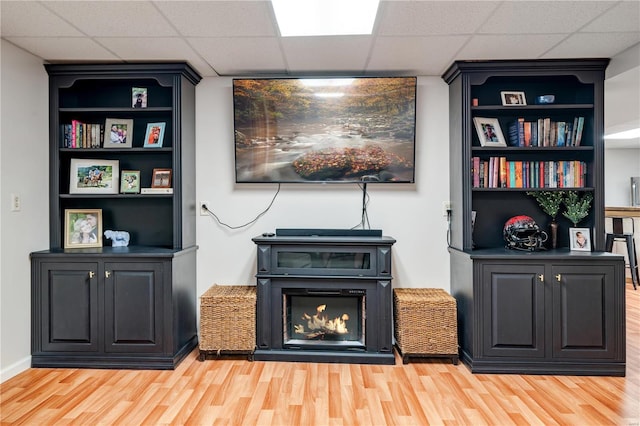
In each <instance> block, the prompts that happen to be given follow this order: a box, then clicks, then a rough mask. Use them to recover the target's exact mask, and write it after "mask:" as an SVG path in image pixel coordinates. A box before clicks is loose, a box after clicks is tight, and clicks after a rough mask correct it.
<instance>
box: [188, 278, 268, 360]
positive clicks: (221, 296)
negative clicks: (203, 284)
mask: <svg viewBox="0 0 640 426" xmlns="http://www.w3.org/2000/svg"><path fill="white" fill-rule="evenodd" d="M255 346H256V287H255V286H244V285H217V284H216V285H213V286H212V287H211V288H209V290H207V291H206V292H205V293H204V294H203V295H202V296H201V297H200V343H199V348H200V359H201V360H203V359H204V358H205V357H206V354H207V352H215V353H217V354H218V355H220V354H223V353H227V354H233V353H253V351H254V349H255Z"/></svg>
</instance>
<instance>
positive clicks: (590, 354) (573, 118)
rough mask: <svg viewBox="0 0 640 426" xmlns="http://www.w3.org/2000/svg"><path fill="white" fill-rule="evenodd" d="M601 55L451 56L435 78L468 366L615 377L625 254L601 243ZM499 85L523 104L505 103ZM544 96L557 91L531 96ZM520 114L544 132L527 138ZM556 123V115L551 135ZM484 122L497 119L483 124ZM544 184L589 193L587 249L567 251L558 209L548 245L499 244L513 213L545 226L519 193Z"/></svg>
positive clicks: (454, 288) (620, 361)
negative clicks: (441, 98) (544, 99)
mask: <svg viewBox="0 0 640 426" xmlns="http://www.w3.org/2000/svg"><path fill="white" fill-rule="evenodd" d="M608 62H609V60H608V59H571V60H564V59H550V60H495V61H456V62H454V63H453V64H452V65H451V66H450V67H449V69H448V70H447V71H446V72H445V73H444V74H443V75H442V78H443V79H444V80H445V81H446V82H447V84H448V85H449V120H450V126H449V138H450V143H449V156H450V174H451V175H450V199H451V217H450V228H451V229H450V246H449V253H450V256H451V257H450V259H451V292H452V295H453V296H454V297H455V298H456V300H457V306H458V323H459V333H458V335H459V338H460V342H459V343H460V351H461V358H462V360H463V361H464V362H465V363H467V364H468V365H469V366H470V367H471V370H472V371H473V372H474V373H476V372H479V373H520V374H522V373H531V374H576V375H581V374H587V375H614V376H618V375H624V371H625V350H624V344H625V336H624V328H625V321H624V311H623V310H622V312H620V311H621V310H620V309H618V308H617V306H623V305H624V261H623V260H622V259H621V257H620V256H617V255H612V254H610V253H605V252H604V140H603V135H604V75H605V69H606V67H607V65H608ZM501 92H510V93H519V94H521V95H522V96H523V98H522V101H523V102H518V104H516V105H512V104H507V105H505V104H503V96H502V95H501ZM542 95H554V96H555V100H554V102H553V103H551V104H538V103H536V99H537V98H538V97H539V96H542ZM526 122H529V123H535V124H536V133H537V136H541V137H536V138H535V139H534V138H533V137H532V136H531V131H532V130H531V127H530V128H529V134H528V135H526V134H525V131H524V123H526ZM520 123H523V124H522V127H520ZM557 123H565V124H564V125H563V126H564V127H565V132H564V133H563V134H562V135H561V136H560V138H559V137H558V124H557ZM567 123H571V126H570V127H571V128H572V131H571V132H566V128H567ZM574 123H575V127H574ZM578 123H581V124H580V126H581V130H580V131H578V132H576V133H574V132H573V130H574V129H576V127H578V126H577V125H578ZM478 124H480V125H484V126H485V127H483V126H479V125H478ZM554 124H555V125H554ZM487 125H488V126H494V127H493V128H491V129H489V132H488V133H485V130H486V126H487ZM529 126H532V124H531V125H529ZM538 126H540V127H538ZM576 130H578V129H576ZM540 132H542V135H540ZM499 133H502V135H501V136H500V135H499ZM554 133H555V137H554ZM496 135H498V136H496ZM559 139H560V140H561V143H560V144H558V140H559ZM563 139H564V140H563ZM567 140H569V143H567ZM578 140H579V143H578ZM512 167H513V168H514V169H515V170H513V169H512ZM485 168H486V169H487V173H484V170H485ZM518 168H519V169H518ZM481 169H482V171H483V173H482V179H481V178H480V173H479V171H480V170H481ZM489 172H490V173H489ZM543 190H544V191H568V190H571V191H577V192H578V193H579V194H584V193H588V194H591V195H592V196H593V201H592V203H591V207H590V210H589V214H588V215H587V217H586V218H584V219H583V220H582V221H581V222H580V223H579V225H578V226H579V227H582V228H588V229H590V230H591V236H592V250H591V251H589V252H584V251H582V252H577V251H571V250H570V249H569V247H570V242H569V228H570V227H573V224H572V223H571V222H570V221H568V220H567V219H566V218H564V217H563V216H562V215H561V214H559V215H558V218H557V219H558V228H559V231H558V243H557V248H556V249H552V248H551V247H550V242H551V238H549V240H548V242H547V243H546V244H545V245H546V247H545V249H544V250H540V251H517V250H510V249H507V248H505V241H504V237H503V229H504V225H505V223H506V222H507V221H508V220H509V219H510V218H511V217H514V216H518V215H527V216H530V217H532V218H533V219H534V220H535V221H536V223H537V224H538V225H539V226H540V228H541V229H542V230H544V231H546V232H549V228H550V223H551V218H550V217H548V216H546V215H545V213H544V212H543V211H542V209H541V208H540V206H539V205H538V203H537V201H536V200H535V198H534V197H532V196H531V195H528V194H527V192H531V191H533V192H535V191H543ZM472 216H475V222H474V223H473V224H472ZM593 307H596V308H595V309H593Z"/></svg>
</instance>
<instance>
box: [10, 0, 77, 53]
mask: <svg viewBox="0 0 640 426" xmlns="http://www.w3.org/2000/svg"><path fill="white" fill-rule="evenodd" d="M0 11H1V13H0V17H1V20H0V22H1V24H2V25H0V28H1V29H2V36H3V37H13V36H27V37H64V36H81V35H82V33H81V32H80V31H78V30H77V29H76V28H74V27H73V26H71V25H70V24H69V23H68V22H66V21H65V20H64V19H62V18H60V17H59V16H57V15H56V14H54V13H51V11H50V10H49V9H47V8H45V7H44V6H42V5H41V4H40V3H36V2H24V1H2V2H0ZM18 46H19V45H18Z"/></svg>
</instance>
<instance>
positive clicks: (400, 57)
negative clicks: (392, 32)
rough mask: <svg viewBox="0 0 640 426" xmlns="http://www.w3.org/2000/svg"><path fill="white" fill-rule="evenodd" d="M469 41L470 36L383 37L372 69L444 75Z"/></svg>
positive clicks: (378, 45) (371, 63) (370, 63)
mask: <svg viewBox="0 0 640 426" xmlns="http://www.w3.org/2000/svg"><path fill="white" fill-rule="evenodd" d="M468 39H469V36H455V37H444V36H432V37H379V38H378V39H377V41H376V43H375V45H374V48H373V50H372V53H371V59H370V61H369V66H368V69H369V70H372V71H373V70H387V71H406V72H407V73H410V74H415V75H440V74H442V73H443V72H444V71H445V70H446V68H447V66H448V65H450V63H451V62H452V61H453V59H454V55H455V52H457V51H458V50H460V48H461V47H462V46H463V45H464V43H466V41H467V40H468Z"/></svg>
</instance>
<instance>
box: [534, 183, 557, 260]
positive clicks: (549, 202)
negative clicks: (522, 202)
mask: <svg viewBox="0 0 640 426" xmlns="http://www.w3.org/2000/svg"><path fill="white" fill-rule="evenodd" d="M527 195H530V196H532V197H533V198H535V199H536V201H537V202H538V204H539V205H540V208H541V209H542V211H543V212H545V213H546V214H547V215H549V216H550V217H551V225H550V228H551V248H556V246H557V245H558V222H556V217H558V213H559V212H560V205H561V204H562V200H563V199H564V193H563V192H562V191H529V192H527Z"/></svg>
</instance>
